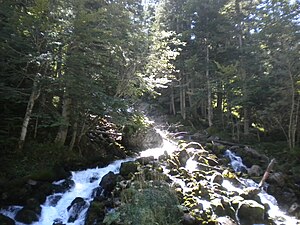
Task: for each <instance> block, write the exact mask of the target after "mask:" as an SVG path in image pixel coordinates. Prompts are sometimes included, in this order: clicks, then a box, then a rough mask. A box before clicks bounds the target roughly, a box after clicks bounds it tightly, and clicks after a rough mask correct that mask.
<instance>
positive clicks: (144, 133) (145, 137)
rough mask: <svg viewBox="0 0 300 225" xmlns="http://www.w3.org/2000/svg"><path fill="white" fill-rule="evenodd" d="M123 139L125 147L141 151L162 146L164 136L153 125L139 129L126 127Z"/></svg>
mask: <svg viewBox="0 0 300 225" xmlns="http://www.w3.org/2000/svg"><path fill="white" fill-rule="evenodd" d="M122 141H123V144H124V146H125V147H127V148H132V149H134V150H138V151H141V150H145V149H148V148H157V147H160V146H161V145H162V143H163V138H162V136H161V135H160V134H159V133H158V132H157V131H156V130H155V129H154V127H151V126H150V127H144V128H139V129H137V130H134V128H130V127H125V128H124V131H123V140H122Z"/></svg>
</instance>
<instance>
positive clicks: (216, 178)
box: [211, 172, 223, 185]
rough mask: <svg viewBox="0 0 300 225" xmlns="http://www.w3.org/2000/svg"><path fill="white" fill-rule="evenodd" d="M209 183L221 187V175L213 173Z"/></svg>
mask: <svg viewBox="0 0 300 225" xmlns="http://www.w3.org/2000/svg"><path fill="white" fill-rule="evenodd" d="M211 182H212V183H217V184H220V185H222V183H223V176H222V174H221V173H219V172H215V173H214V174H213V175H212V177H211Z"/></svg>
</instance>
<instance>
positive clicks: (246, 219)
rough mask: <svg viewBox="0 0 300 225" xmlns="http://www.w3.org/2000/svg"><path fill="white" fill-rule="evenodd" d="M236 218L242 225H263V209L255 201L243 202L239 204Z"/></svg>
mask: <svg viewBox="0 0 300 225" xmlns="http://www.w3.org/2000/svg"><path fill="white" fill-rule="evenodd" d="M237 216H238V217H239V219H240V222H241V224H244V225H252V224H260V223H264V216H265V207H264V206H263V205H261V204H259V203H257V202H256V201H253V200H244V201H242V202H240V205H239V208H238V210H237Z"/></svg>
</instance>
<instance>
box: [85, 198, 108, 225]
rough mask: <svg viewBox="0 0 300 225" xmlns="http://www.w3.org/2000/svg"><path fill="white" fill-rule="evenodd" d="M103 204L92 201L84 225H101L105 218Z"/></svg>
mask: <svg viewBox="0 0 300 225" xmlns="http://www.w3.org/2000/svg"><path fill="white" fill-rule="evenodd" d="M105 210H106V209H105V204H104V202H99V201H93V202H92V203H91V204H90V207H89V209H88V211H87V216H86V221H85V225H93V224H101V222H102V221H103V219H104V217H105Z"/></svg>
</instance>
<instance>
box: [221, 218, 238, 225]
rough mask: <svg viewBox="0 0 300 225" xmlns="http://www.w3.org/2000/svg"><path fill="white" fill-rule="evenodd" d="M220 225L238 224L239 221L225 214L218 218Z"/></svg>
mask: <svg viewBox="0 0 300 225" xmlns="http://www.w3.org/2000/svg"><path fill="white" fill-rule="evenodd" d="M217 222H218V225H237V223H236V222H235V221H234V220H233V219H231V218H230V217H229V216H223V217H218V218H217Z"/></svg>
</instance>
